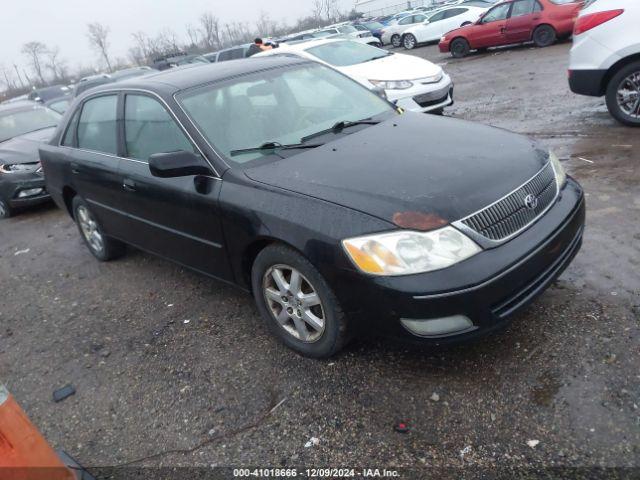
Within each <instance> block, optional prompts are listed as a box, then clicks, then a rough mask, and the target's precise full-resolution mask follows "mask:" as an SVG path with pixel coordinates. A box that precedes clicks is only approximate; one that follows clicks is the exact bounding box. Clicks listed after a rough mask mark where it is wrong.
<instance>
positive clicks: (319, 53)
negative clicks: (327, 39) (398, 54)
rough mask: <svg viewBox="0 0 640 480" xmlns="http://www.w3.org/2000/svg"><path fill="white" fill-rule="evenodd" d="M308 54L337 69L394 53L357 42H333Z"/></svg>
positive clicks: (310, 49)
mask: <svg viewBox="0 0 640 480" xmlns="http://www.w3.org/2000/svg"><path fill="white" fill-rule="evenodd" d="M307 52H309V53H310V54H311V55H313V56H315V57H317V58H319V59H320V60H322V61H323V62H327V63H328V64H329V65H333V66H335V67H348V66H349V65H357V64H359V63H363V62H368V61H371V60H376V59H378V58H382V57H386V56H387V55H392V53H390V52H387V51H386V50H382V49H380V48H377V47H372V46H371V45H364V44H362V43H357V42H349V41H346V42H331V43H325V44H324V45H318V46H317V47H312V48H308V49H307Z"/></svg>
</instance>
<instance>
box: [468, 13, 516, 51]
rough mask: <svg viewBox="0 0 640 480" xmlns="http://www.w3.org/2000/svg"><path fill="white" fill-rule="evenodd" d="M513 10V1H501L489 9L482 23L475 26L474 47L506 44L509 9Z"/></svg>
mask: <svg viewBox="0 0 640 480" xmlns="http://www.w3.org/2000/svg"><path fill="white" fill-rule="evenodd" d="M510 10H511V2H507V3H501V4H499V5H496V6H495V7H493V8H492V9H491V10H489V11H488V12H487V13H486V14H485V16H484V17H482V20H481V22H480V25H478V26H476V27H474V32H473V39H472V42H471V43H472V47H473V48H483V47H494V46H497V45H505V44H506V43H507V40H506V27H507V18H508V17H509V11H510Z"/></svg>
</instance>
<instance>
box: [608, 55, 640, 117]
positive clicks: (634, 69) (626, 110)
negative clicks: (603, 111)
mask: <svg viewBox="0 0 640 480" xmlns="http://www.w3.org/2000/svg"><path fill="white" fill-rule="evenodd" d="M630 81H631V82H633V83H634V84H635V85H636V86H637V87H636V89H635V90H634V87H633V85H632V83H631V82H630ZM638 85H640V61H635V62H632V63H630V64H629V65H626V66H625V67H623V68H621V69H620V70H619V71H618V72H617V73H616V74H615V75H614V76H613V77H612V78H611V80H609V84H608V85H607V92H606V98H607V108H608V109H609V113H611V116H612V117H613V118H615V119H616V120H617V121H618V122H620V123H622V124H623V125H627V126H629V127H640V87H638Z"/></svg>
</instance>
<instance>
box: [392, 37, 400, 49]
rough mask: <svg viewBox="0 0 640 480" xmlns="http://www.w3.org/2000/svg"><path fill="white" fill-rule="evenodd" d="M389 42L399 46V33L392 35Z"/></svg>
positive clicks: (396, 46)
mask: <svg viewBox="0 0 640 480" xmlns="http://www.w3.org/2000/svg"><path fill="white" fill-rule="evenodd" d="M391 44H392V45H393V46H394V47H395V48H398V47H400V46H401V41H400V35H394V36H393V37H391Z"/></svg>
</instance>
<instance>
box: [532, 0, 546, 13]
mask: <svg viewBox="0 0 640 480" xmlns="http://www.w3.org/2000/svg"><path fill="white" fill-rule="evenodd" d="M542 10H544V9H543V8H542V5H541V4H540V2H538V1H537V0H536V2H535V3H534V5H533V11H534V12H541V11H542Z"/></svg>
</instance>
